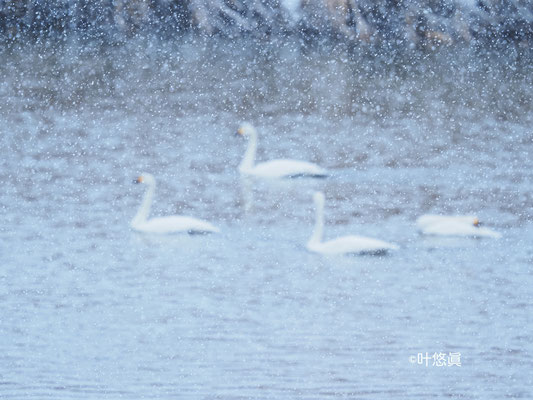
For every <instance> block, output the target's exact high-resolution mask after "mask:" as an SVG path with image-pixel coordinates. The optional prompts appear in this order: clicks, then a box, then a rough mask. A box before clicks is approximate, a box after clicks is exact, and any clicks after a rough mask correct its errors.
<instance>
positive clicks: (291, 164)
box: [237, 123, 327, 178]
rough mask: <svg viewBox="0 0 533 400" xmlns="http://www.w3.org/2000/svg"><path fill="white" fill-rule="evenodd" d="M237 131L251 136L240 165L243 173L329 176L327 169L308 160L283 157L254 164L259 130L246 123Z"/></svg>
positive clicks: (262, 175)
mask: <svg viewBox="0 0 533 400" xmlns="http://www.w3.org/2000/svg"><path fill="white" fill-rule="evenodd" d="M237 133H238V134H239V135H241V136H244V137H249V142H248V148H247V149H246V153H244V158H243V160H242V162H241V164H240V165H239V171H240V173H241V174H242V175H254V176H260V177H263V178H283V177H289V178H290V177H296V176H311V177H316V178H318V177H325V176H327V171H326V170H325V169H323V168H321V167H319V166H318V165H316V164H313V163H310V162H307V161H297V160H290V159H283V160H271V161H267V162H264V163H261V164H257V165H254V161H255V152H256V150H257V132H256V130H255V128H254V127H253V126H252V125H251V124H249V123H244V124H242V125H241V127H240V128H239V129H238V130H237Z"/></svg>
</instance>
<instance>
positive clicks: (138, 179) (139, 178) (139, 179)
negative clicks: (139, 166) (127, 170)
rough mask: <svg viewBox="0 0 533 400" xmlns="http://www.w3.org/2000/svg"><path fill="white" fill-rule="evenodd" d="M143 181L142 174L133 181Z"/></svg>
mask: <svg viewBox="0 0 533 400" xmlns="http://www.w3.org/2000/svg"><path fill="white" fill-rule="evenodd" d="M142 182H143V178H142V176H139V177H138V178H137V179H134V180H133V183H142Z"/></svg>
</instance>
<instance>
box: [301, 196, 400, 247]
mask: <svg viewBox="0 0 533 400" xmlns="http://www.w3.org/2000/svg"><path fill="white" fill-rule="evenodd" d="M313 200H314V202H315V209H316V221H315V228H314V230H313V235H312V236H311V239H309V241H308V242H307V249H308V250H309V251H313V252H315V253H321V254H327V255H332V254H383V253H386V252H387V251H388V250H395V249H397V248H398V246H396V245H394V244H391V243H387V242H384V241H382V240H378V239H371V238H367V237H364V236H354V235H350V236H342V237H340V238H337V239H333V240H329V241H327V242H322V231H323V228H324V194H323V193H322V192H316V193H315V194H314V195H313Z"/></svg>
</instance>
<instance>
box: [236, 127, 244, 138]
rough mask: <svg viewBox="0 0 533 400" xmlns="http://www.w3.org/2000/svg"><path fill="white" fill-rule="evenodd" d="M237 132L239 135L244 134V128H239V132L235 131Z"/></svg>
mask: <svg viewBox="0 0 533 400" xmlns="http://www.w3.org/2000/svg"><path fill="white" fill-rule="evenodd" d="M235 134H236V135H238V136H244V129H242V128H239V129H237V132H235Z"/></svg>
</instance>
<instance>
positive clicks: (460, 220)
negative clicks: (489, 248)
mask: <svg viewBox="0 0 533 400" xmlns="http://www.w3.org/2000/svg"><path fill="white" fill-rule="evenodd" d="M416 225H417V227H418V230H419V231H420V232H421V233H423V234H425V235H438V236H463V237H490V238H500V237H501V236H502V235H501V234H500V233H498V232H496V231H493V230H492V229H489V228H483V227H481V226H480V222H479V219H478V218H477V217H475V216H473V215H433V214H426V215H422V216H421V217H419V218H418V219H417V220H416Z"/></svg>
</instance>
